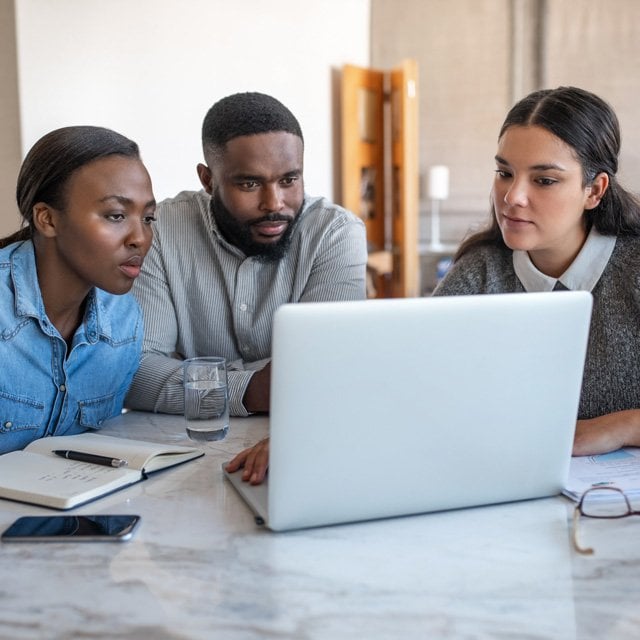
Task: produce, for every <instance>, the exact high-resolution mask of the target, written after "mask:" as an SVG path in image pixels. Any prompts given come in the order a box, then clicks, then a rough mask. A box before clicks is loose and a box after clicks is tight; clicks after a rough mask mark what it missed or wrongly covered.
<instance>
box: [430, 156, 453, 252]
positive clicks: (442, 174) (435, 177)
mask: <svg viewBox="0 0 640 640" xmlns="http://www.w3.org/2000/svg"><path fill="white" fill-rule="evenodd" d="M448 197H449V167H445V166H444V165H435V166H433V167H431V168H430V169H429V199H430V200H431V244H430V248H431V249H432V250H439V249H441V248H442V246H443V245H442V243H441V242H440V202H441V201H442V200H446V199H447V198H448Z"/></svg>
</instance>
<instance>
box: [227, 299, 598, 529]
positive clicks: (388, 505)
mask: <svg viewBox="0 0 640 640" xmlns="http://www.w3.org/2000/svg"><path fill="white" fill-rule="evenodd" d="M591 304H592V300H591V294H589V293H586V292H553V293H526V294H504V295H480V296H460V297H450V298H416V299H395V300H368V301H363V302H340V303H310V304H290V305H284V306H283V307H280V308H279V309H278V311H277V312H276V314H275V318H274V327H273V354H272V356H273V362H272V367H273V368H272V388H271V418H270V434H271V458H270V469H269V474H268V480H267V483H266V484H265V485H263V486H259V487H251V486H249V485H248V484H246V483H243V482H242V481H241V478H240V475H241V474H240V473H239V472H238V473H236V474H227V477H228V478H229V479H230V480H231V482H232V483H233V485H234V487H236V489H238V491H240V493H241V495H242V496H243V497H244V498H245V499H246V500H247V501H248V502H249V504H250V506H251V508H252V509H253V510H254V511H255V512H256V513H257V514H258V515H259V516H260V518H261V519H262V520H264V522H265V523H266V525H267V526H268V527H270V528H271V529H273V530H277V531H280V530H287V529H295V528H302V527H311V526H318V525H327V524H334V523H340V522H352V521H358V520H368V519H373V518H383V517H390V516H401V515H408V514H415V513H424V512H429V511H436V510H443V509H453V508H460V507H469V506H476V505H482V504H490V503H499V502H507V501H513V500H522V499H527V498H537V497H542V496H549V495H553V494H558V493H560V492H561V491H562V489H563V487H564V485H565V482H566V480H567V473H568V468H569V461H570V456H571V447H572V442H573V435H574V430H575V423H576V415H577V408H578V400H579V395H580V387H581V382H582V372H583V366H584V358H585V352H586V345H587V338H588V332H589V321H590V315H591ZM267 502H268V505H267Z"/></svg>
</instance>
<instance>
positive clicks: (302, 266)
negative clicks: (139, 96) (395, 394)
mask: <svg viewBox="0 0 640 640" xmlns="http://www.w3.org/2000/svg"><path fill="white" fill-rule="evenodd" d="M209 200H210V197H209V196H208V195H207V194H206V193H205V192H204V191H199V192H190V191H184V192H182V193H180V194H178V195H177V196H176V197H175V198H171V199H169V200H165V201H163V202H162V203H160V205H159V206H158V211H157V218H158V220H157V223H156V224H155V226H154V239H153V245H152V247H151V250H150V251H149V254H148V255H147V257H146V259H145V261H144V265H143V269H142V273H141V274H140V276H139V278H138V279H137V280H136V283H135V285H134V289H133V292H134V294H135V296H136V298H137V299H138V302H139V303H140V306H141V307H142V312H143V315H144V323H145V338H144V353H143V357H142V362H141V365H140V369H139V370H138V373H137V374H136V377H135V379H134V382H133V385H132V387H131V390H130V392H129V396H128V399H127V406H129V407H131V408H133V409H142V410H144V411H159V412H163V413H182V412H183V409H184V401H183V389H182V360H183V359H185V358H193V357H196V356H224V357H225V358H227V361H228V362H229V367H228V369H229V372H228V377H229V397H230V412H231V414H232V415H237V416H243V415H247V411H246V409H245V407H244V405H243V404H242V398H243V396H244V393H245V391H246V389H247V385H248V384H249V381H250V379H251V376H252V375H253V374H254V373H255V371H257V370H259V369H261V368H262V367H264V366H265V365H266V363H267V362H268V359H269V357H270V355H271V325H272V319H273V314H274V312H275V310H276V309H277V308H278V307H279V306H280V305H281V304H284V303H288V302H313V301H326V300H359V299H363V298H364V297H365V271H366V261H367V250H366V237H365V228H364V224H363V223H362V221H361V220H360V219H359V218H358V217H356V216H355V215H354V214H352V213H350V212H349V211H346V210H345V209H342V208H341V207H338V206H336V205H333V204H331V203H330V202H328V201H327V200H325V199H324V198H309V197H306V198H305V203H304V207H303V210H302V211H301V213H300V214H299V219H298V220H297V223H296V226H295V228H294V231H293V233H292V238H291V244H290V246H289V248H288V250H287V253H286V254H285V256H284V257H283V258H282V259H281V260H278V261H275V262H264V261H260V260H259V259H256V258H253V257H247V256H246V255H245V254H244V253H243V252H242V251H240V250H239V249H238V248H237V247H235V246H233V245H231V244H229V243H228V242H227V241H226V240H225V239H224V238H223V237H222V236H221V235H220V232H219V231H218V229H217V227H216V225H215V222H214V221H213V219H212V216H211V214H210V211H209Z"/></svg>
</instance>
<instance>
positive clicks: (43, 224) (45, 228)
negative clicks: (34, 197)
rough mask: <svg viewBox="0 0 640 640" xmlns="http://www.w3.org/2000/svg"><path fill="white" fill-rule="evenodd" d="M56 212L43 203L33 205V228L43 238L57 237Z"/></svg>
mask: <svg viewBox="0 0 640 640" xmlns="http://www.w3.org/2000/svg"><path fill="white" fill-rule="evenodd" d="M57 222H58V212H57V211H56V210H55V209H54V208H53V207H50V206H49V205H48V204H46V203H44V202H37V203H36V204H34V205H33V226H34V228H35V229H36V230H37V231H38V233H39V234H40V235H42V236H44V237H45V238H53V237H55V236H56V235H57V231H56V225H57Z"/></svg>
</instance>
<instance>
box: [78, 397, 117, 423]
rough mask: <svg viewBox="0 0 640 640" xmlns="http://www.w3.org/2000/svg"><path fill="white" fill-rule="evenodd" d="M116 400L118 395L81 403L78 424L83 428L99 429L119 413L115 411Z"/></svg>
mask: <svg viewBox="0 0 640 640" xmlns="http://www.w3.org/2000/svg"><path fill="white" fill-rule="evenodd" d="M115 400H116V394H115V393H112V394H111V395H108V396H102V397H101V398H95V399H92V400H81V401H79V402H78V407H79V413H78V422H79V423H80V425H81V426H83V427H86V428H92V429H99V428H100V427H101V426H102V425H103V423H104V422H105V420H108V419H109V418H111V417H113V416H114V415H115V414H116V413H117V412H116V411H115Z"/></svg>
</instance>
